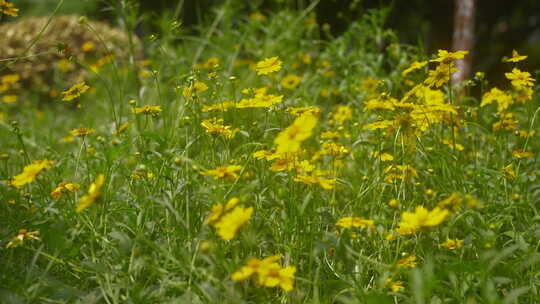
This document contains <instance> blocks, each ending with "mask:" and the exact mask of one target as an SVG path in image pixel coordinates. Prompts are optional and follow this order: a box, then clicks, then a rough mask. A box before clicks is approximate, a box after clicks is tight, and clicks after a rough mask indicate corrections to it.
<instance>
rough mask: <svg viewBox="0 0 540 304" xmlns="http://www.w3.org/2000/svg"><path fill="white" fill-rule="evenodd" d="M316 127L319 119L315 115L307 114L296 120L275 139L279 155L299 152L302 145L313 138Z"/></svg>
mask: <svg viewBox="0 0 540 304" xmlns="http://www.w3.org/2000/svg"><path fill="white" fill-rule="evenodd" d="M316 125H317V118H316V117H315V116H314V115H311V114H307V113H306V114H304V115H302V116H300V117H298V118H296V119H295V120H294V122H293V123H292V125H290V126H288V127H287V128H286V129H285V130H283V131H281V132H280V133H279V134H278V136H277V137H276V138H275V139H274V143H275V144H276V145H277V149H276V151H277V153H280V154H284V153H296V152H298V151H299V150H300V144H301V143H302V142H303V141H305V140H306V139H308V138H309V137H310V136H311V134H312V132H313V128H315V126H316Z"/></svg>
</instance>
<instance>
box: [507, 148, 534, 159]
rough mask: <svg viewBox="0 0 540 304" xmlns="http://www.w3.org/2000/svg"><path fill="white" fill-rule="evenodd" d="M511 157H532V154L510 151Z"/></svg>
mask: <svg viewBox="0 0 540 304" xmlns="http://www.w3.org/2000/svg"><path fill="white" fill-rule="evenodd" d="M512 155H514V157H516V158H530V157H534V153H532V152H526V151H523V150H514V151H512Z"/></svg>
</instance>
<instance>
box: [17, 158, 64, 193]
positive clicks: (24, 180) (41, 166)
mask: <svg viewBox="0 0 540 304" xmlns="http://www.w3.org/2000/svg"><path fill="white" fill-rule="evenodd" d="M53 164H54V161H52V160H48V159H39V160H36V161H34V162H33V163H31V164H29V165H27V166H25V167H24V169H23V172H21V173H20V174H18V175H15V176H14V177H13V180H12V181H11V182H10V184H11V185H12V186H14V187H17V188H20V187H21V186H24V185H26V184H29V183H31V182H33V181H35V180H36V177H37V176H38V174H39V173H40V172H41V171H43V170H45V169H50V168H51V167H52V166H53Z"/></svg>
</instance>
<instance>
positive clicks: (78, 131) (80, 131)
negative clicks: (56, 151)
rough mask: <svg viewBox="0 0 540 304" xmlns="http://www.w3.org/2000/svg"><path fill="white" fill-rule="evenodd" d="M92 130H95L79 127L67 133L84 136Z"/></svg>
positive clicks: (92, 131) (94, 130) (93, 130)
mask: <svg viewBox="0 0 540 304" xmlns="http://www.w3.org/2000/svg"><path fill="white" fill-rule="evenodd" d="M94 132H96V129H89V128H79V129H73V130H71V131H69V133H70V134H71V135H73V136H86V135H88V134H92V133H94Z"/></svg>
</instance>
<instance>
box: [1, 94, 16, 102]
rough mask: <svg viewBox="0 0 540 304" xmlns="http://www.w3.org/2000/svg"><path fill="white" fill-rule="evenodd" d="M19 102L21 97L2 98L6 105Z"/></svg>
mask: <svg viewBox="0 0 540 304" xmlns="http://www.w3.org/2000/svg"><path fill="white" fill-rule="evenodd" d="M17 100H19V96H17V95H4V96H3V97H2V101H3V102H4V103H14V102H17Z"/></svg>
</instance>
